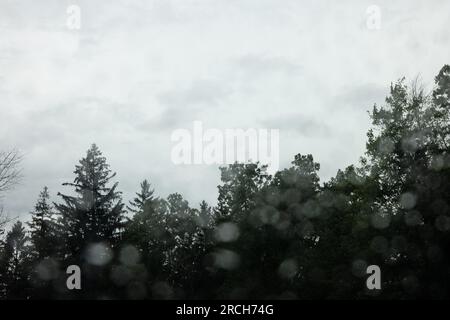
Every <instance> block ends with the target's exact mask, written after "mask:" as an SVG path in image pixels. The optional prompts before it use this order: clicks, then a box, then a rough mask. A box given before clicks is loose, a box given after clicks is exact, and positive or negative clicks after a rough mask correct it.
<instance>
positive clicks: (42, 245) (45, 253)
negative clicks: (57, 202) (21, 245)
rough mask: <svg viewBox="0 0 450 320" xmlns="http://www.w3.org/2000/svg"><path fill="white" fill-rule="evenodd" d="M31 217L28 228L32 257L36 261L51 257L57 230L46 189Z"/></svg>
mask: <svg viewBox="0 0 450 320" xmlns="http://www.w3.org/2000/svg"><path fill="white" fill-rule="evenodd" d="M31 216H32V218H31V222H29V223H28V226H29V229H30V235H31V236H30V241H31V244H32V248H31V250H32V254H33V256H34V257H35V258H36V259H38V260H41V259H44V258H48V257H51V256H53V255H54V254H55V253H56V252H55V251H56V248H55V244H56V241H57V234H56V232H57V229H56V221H55V217H54V212H53V207H52V205H51V203H50V195H49V192H48V188H47V187H44V189H43V190H42V191H41V193H40V194H39V197H38V200H37V202H36V205H35V207H34V211H33V212H31Z"/></svg>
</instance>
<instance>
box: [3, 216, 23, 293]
mask: <svg viewBox="0 0 450 320" xmlns="http://www.w3.org/2000/svg"><path fill="white" fill-rule="evenodd" d="M27 241H28V237H27V235H26V232H25V228H24V227H23V225H22V222H20V221H17V222H16V223H15V224H14V225H13V227H12V229H11V230H10V231H9V232H8V233H7V235H6V240H5V245H4V249H3V253H2V259H1V264H0V276H1V279H0V282H1V283H2V286H1V287H0V290H1V291H2V292H0V294H3V295H4V296H5V297H6V298H7V299H25V298H26V297H27V287H28V285H27V284H28V270H27V265H28V248H27Z"/></svg>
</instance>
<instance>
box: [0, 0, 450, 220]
mask: <svg viewBox="0 0 450 320" xmlns="http://www.w3.org/2000/svg"><path fill="white" fill-rule="evenodd" d="M68 4H69V3H67V2H61V1H59V0H42V1H32V0H20V1H1V2H0V39H2V41H1V42H0V121H1V125H0V148H2V149H3V148H7V147H11V146H15V147H18V148H19V149H21V150H22V151H23V152H24V154H25V160H24V163H23V166H24V175H25V176H24V180H23V182H22V184H21V185H19V186H17V188H16V189H15V190H14V191H13V192H10V193H9V194H8V195H7V196H6V197H5V203H4V205H5V210H6V211H7V212H8V213H9V214H10V215H13V216H14V215H20V216H21V217H22V218H26V217H27V213H28V212H29V211H30V210H31V209H32V207H33V204H34V201H35V198H36V196H37V195H38V193H39V191H40V189H41V187H42V186H44V185H48V186H49V187H50V189H51V191H52V194H53V195H54V194H56V192H57V191H60V190H62V189H63V188H62V187H61V183H62V182H66V181H71V180H72V179H73V173H72V171H73V168H74V165H75V164H76V162H77V161H78V159H80V158H81V157H82V156H83V155H84V153H85V151H86V149H87V148H88V147H89V145H90V144H91V143H92V142H96V143H97V144H98V145H99V146H100V148H101V149H102V150H103V152H104V154H105V156H106V157H107V158H108V160H109V162H110V164H111V166H112V169H113V170H114V171H117V173H118V176H117V178H118V180H119V181H120V188H121V190H123V191H124V198H125V200H128V199H130V198H131V196H132V195H133V193H134V192H135V189H137V188H138V185H139V181H140V180H142V179H144V178H149V179H150V180H151V181H152V182H153V184H154V187H155V188H156V191H157V192H158V194H160V195H163V196H164V195H167V194H168V193H170V192H175V191H179V192H181V193H182V194H184V195H185V196H186V198H187V199H188V200H190V202H191V203H193V204H195V203H198V202H199V201H200V200H202V199H203V198H205V199H206V200H208V201H210V202H214V200H215V198H216V196H217V193H216V188H215V187H216V186H217V184H218V182H219V181H218V179H219V172H218V169H217V166H206V165H205V166H202V165H199V166H175V165H174V164H172V163H171V161H170V151H171V147H172V145H171V142H170V133H171V131H172V130H174V129H176V128H180V127H183V128H187V129H189V128H191V125H192V123H191V122H192V121H193V120H196V119H200V120H203V121H204V126H205V128H206V127H210V128H211V127H212V128H251V127H261V126H267V127H270V128H273V127H275V128H280V130H281V131H280V138H281V140H280V157H281V159H280V162H281V163H282V164H284V165H288V164H289V162H290V161H291V160H292V158H293V156H294V155H295V154H296V153H299V152H301V153H312V154H314V156H315V159H316V160H317V161H319V162H320V163H321V164H322V171H321V175H322V178H323V179H326V178H327V177H329V176H332V175H334V174H335V172H336V170H337V169H338V168H342V167H345V166H346V165H349V164H351V163H355V162H357V160H358V158H359V156H360V155H361V154H362V152H363V151H364V145H365V133H366V131H367V128H368V125H369V119H368V117H367V112H366V111H367V110H368V109H370V108H371V106H372V105H373V104H374V103H376V102H377V103H382V102H383V100H384V97H385V95H386V94H387V93H388V87H389V83H390V82H391V81H395V80H396V79H398V78H400V77H402V76H406V77H408V78H410V79H411V78H414V77H415V76H416V75H417V74H418V73H420V74H421V75H422V78H423V79H425V81H426V82H428V83H429V82H432V79H433V77H434V76H435V74H436V73H437V72H438V70H439V69H440V67H441V66H442V65H443V64H444V63H449V61H448V52H449V49H450V42H449V41H448V31H447V29H448V12H450V2H448V1H440V0H437V1H436V3H433V5H431V4H429V3H427V2H423V1H418V0H416V1H406V0H402V1H398V2H395V3H393V2H392V1H387V0H383V1H379V3H378V5H379V6H380V9H381V12H382V21H381V29H380V30H377V31H374V30H368V29H367V28H366V24H365V19H366V18H367V17H366V9H367V7H368V6H369V5H371V4H372V3H371V2H370V1H356V0H353V1H350V2H346V3H345V5H344V4H342V3H334V2H333V3H332V2H330V1H327V0H321V1H312V0H305V1H297V0H283V1H278V0H258V1H256V0H217V1H213V2H211V1H207V0H171V1H169V0H150V1H148V0H134V1H129V0H118V1H114V2H105V1H99V0H78V1H75V2H74V4H78V5H79V6H80V8H81V14H82V15H81V19H82V27H81V30H75V31H71V30H68V29H67V27H66V19H67V14H66V9H67V6H68ZM436 8H439V10H436ZM205 186H206V188H205ZM65 191H67V190H65Z"/></svg>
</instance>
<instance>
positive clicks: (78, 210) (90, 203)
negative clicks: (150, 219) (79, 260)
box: [55, 144, 124, 257]
mask: <svg viewBox="0 0 450 320" xmlns="http://www.w3.org/2000/svg"><path fill="white" fill-rule="evenodd" d="M74 173H75V180H74V182H73V183H65V184H63V185H65V186H71V187H74V189H75V193H76V196H69V195H64V194H61V193H58V195H59V196H61V197H62V199H63V201H64V203H63V204H56V205H55V206H56V209H57V211H58V213H59V215H60V224H61V225H62V226H63V229H64V230H63V233H64V234H65V236H64V238H65V245H66V250H67V252H66V253H67V254H69V255H71V256H72V257H77V256H79V254H80V253H82V251H83V249H85V247H86V246H87V245H88V244H90V243H95V242H102V241H103V242H107V243H108V244H109V245H111V246H115V245H116V244H117V243H118V241H119V240H120V237H121V232H122V229H123V217H124V215H123V204H122V199H121V193H120V192H118V191H116V188H117V185H118V183H114V184H113V185H112V186H109V183H110V181H111V179H113V178H114V177H115V175H116V174H115V173H113V174H112V173H111V170H110V169H109V165H108V164H107V162H106V158H105V157H103V155H102V153H101V152H100V150H99V148H98V147H97V146H96V145H95V144H93V145H92V146H91V148H90V149H89V150H88V151H87V154H86V157H84V158H82V159H81V160H80V164H79V165H77V166H76V167H75V171H74Z"/></svg>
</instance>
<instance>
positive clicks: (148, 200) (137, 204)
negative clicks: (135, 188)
mask: <svg viewBox="0 0 450 320" xmlns="http://www.w3.org/2000/svg"><path fill="white" fill-rule="evenodd" d="M154 192H155V190H153V189H151V185H150V183H149V182H148V181H147V179H145V180H144V181H142V182H141V191H140V192H136V196H137V197H136V198H134V199H133V201H130V206H127V209H128V210H129V211H131V212H133V213H138V212H142V211H144V209H145V206H146V205H149V204H153V203H154V202H155V201H156V200H157V199H155V198H154V197H153V193H154Z"/></svg>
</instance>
